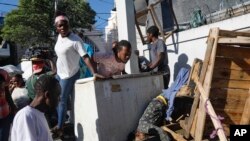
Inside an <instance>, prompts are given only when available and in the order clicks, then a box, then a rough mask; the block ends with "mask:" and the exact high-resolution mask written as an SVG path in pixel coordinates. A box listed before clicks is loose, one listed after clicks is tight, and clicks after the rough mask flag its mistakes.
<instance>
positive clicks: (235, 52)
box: [216, 45, 250, 58]
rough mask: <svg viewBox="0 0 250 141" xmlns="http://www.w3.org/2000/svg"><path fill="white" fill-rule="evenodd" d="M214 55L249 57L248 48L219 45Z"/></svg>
mask: <svg viewBox="0 0 250 141" xmlns="http://www.w3.org/2000/svg"><path fill="white" fill-rule="evenodd" d="M216 56H224V57H230V58H250V48H249V47H248V48H247V47H244V48H243V47H232V46H226V45H220V46H219V47H218V48H217V52H216Z"/></svg>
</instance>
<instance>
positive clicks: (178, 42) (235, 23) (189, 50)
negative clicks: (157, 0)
mask: <svg viewBox="0 0 250 141" xmlns="http://www.w3.org/2000/svg"><path fill="white" fill-rule="evenodd" d="M214 27H219V28H220V29H224V30H238V29H243V28H244V29H245V30H249V27H250V14H246V15H242V16H239V17H235V18H231V19H228V20H224V21H220V22H217V23H213V24H209V25H204V26H201V27H198V28H193V29H190V30H186V31H182V32H179V33H176V34H174V36H172V37H169V38H168V40H167V41H166V45H167V49H168V58H169V66H170V71H171V79H170V82H172V81H173V78H174V75H175V74H176V73H177V72H178V70H179V69H180V67H183V66H187V65H190V66H192V63H193V60H194V58H199V59H202V60H203V59H204V56H205V52H206V47H207V44H206V41H207V37H206V36H208V33H209V30H210V29H211V28H214ZM186 57H187V59H188V60H187V62H185V58H186ZM178 58H179V60H178Z"/></svg>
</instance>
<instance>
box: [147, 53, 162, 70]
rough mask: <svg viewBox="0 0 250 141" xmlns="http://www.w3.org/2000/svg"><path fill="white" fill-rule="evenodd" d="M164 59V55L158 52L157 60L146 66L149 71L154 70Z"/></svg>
mask: <svg viewBox="0 0 250 141" xmlns="http://www.w3.org/2000/svg"><path fill="white" fill-rule="evenodd" d="M164 58H165V53H164V52H160V53H159V54H158V57H157V60H156V61H155V62H152V63H150V64H149V65H148V67H149V69H150V70H153V69H154V68H156V67H157V66H159V64H160V63H162V62H163V61H164Z"/></svg>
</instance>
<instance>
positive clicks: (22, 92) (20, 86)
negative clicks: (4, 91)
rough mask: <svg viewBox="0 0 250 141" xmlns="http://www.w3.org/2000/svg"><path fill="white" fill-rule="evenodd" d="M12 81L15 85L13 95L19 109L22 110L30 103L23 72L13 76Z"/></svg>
mask: <svg viewBox="0 0 250 141" xmlns="http://www.w3.org/2000/svg"><path fill="white" fill-rule="evenodd" d="M11 82H12V85H13V87H14V90H13V91H12V94H11V97H12V100H13V102H14V104H15V105H16V107H17V109H18V110H20V109H22V108H23V107H25V106H27V105H29V104H30V98H29V97H28V90H27V89H26V88H25V82H24V80H23V77H22V75H21V74H16V75H14V76H13V77H12V78H11Z"/></svg>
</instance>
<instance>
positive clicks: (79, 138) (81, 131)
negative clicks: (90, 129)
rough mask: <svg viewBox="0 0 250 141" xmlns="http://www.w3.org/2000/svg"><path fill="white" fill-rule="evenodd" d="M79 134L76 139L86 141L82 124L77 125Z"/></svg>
mask: <svg viewBox="0 0 250 141" xmlns="http://www.w3.org/2000/svg"><path fill="white" fill-rule="evenodd" d="M77 134H78V137H76V140H77V141H83V140H84V132H83V127H82V125H81V124H80V123H78V124H77Z"/></svg>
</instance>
